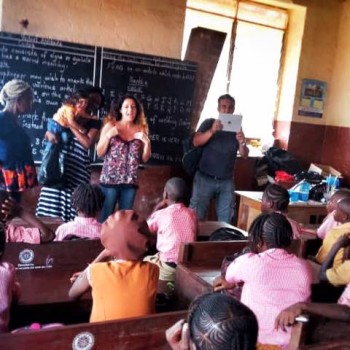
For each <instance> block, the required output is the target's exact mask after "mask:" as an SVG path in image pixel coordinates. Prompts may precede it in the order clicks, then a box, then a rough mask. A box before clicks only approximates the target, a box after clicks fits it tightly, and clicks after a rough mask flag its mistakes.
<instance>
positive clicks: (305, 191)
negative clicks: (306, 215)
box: [300, 181, 310, 202]
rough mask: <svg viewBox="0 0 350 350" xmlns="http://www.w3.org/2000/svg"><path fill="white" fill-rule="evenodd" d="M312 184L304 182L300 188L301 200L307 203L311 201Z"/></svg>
mask: <svg viewBox="0 0 350 350" xmlns="http://www.w3.org/2000/svg"><path fill="white" fill-rule="evenodd" d="M309 193H310V184H309V183H308V182H306V181H305V182H303V183H302V184H301V187H300V200H302V201H304V202H307V201H308V200H309Z"/></svg>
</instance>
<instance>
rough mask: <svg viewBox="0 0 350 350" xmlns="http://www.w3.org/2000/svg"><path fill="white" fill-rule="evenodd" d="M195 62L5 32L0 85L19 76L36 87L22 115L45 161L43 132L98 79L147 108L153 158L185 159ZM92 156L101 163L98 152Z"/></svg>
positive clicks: (110, 94)
mask: <svg viewBox="0 0 350 350" xmlns="http://www.w3.org/2000/svg"><path fill="white" fill-rule="evenodd" d="M195 74H196V65H195V64H194V63H190V62H182V61H179V60H175V59H169V58H163V57H156V56H149V55H141V54H136V53H131V52H122V51H118V50H112V49H105V48H101V47H94V46H88V45H81V44H75V43H69V42H64V41H60V40H53V39H47V38H39V37H33V36H25V35H17V34H11V33H4V32H0V85H1V86H3V85H4V84H5V83H6V82H7V81H9V80H11V79H14V78H17V79H23V80H25V81H27V82H28V83H30V84H31V86H32V87H33V90H34V104H33V110H32V111H31V113H30V114H27V115H25V116H23V117H21V118H20V121H21V123H22V126H23V127H24V128H26V130H27V132H28V134H29V135H30V137H31V142H32V150H33V157H34V160H35V161H37V162H40V161H41V157H42V150H43V146H44V134H45V130H46V124H47V120H48V118H51V117H52V116H53V114H54V113H55V112H56V110H57V109H58V108H59V106H60V105H61V103H62V101H63V100H64V99H65V98H66V97H67V96H68V95H69V94H71V93H72V92H74V91H75V90H76V89H78V88H80V87H82V86H86V85H99V86H101V87H102V88H103V90H104V92H105V94H106V97H107V103H106V106H107V107H106V109H105V110H104V111H103V113H101V115H104V114H106V113H107V112H108V108H109V105H110V102H111V100H113V99H117V98H118V97H120V96H121V95H123V94H125V93H129V94H132V95H134V96H135V97H136V98H138V99H139V100H140V101H141V102H142V104H143V106H144V109H145V114H146V116H147V119H148V123H149V128H150V138H151V141H152V155H151V160H150V163H151V164H152V163H153V164H166V163H174V162H180V161H181V157H182V140H183V139H184V138H186V137H187V136H188V134H189V132H190V117H191V111H192V98H193V90H194V86H195ZM92 159H93V161H94V162H95V163H100V162H101V159H98V158H97V156H96V153H95V152H92Z"/></svg>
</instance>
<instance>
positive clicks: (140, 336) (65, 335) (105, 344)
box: [0, 311, 187, 350]
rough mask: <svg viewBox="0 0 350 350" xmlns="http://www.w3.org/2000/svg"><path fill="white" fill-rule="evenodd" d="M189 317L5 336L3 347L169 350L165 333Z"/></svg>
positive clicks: (184, 313)
mask: <svg viewBox="0 0 350 350" xmlns="http://www.w3.org/2000/svg"><path fill="white" fill-rule="evenodd" d="M186 316H187V311H176V312H168V313H162V314H154V315H150V316H144V317H139V318H130V319H123V320H117V321H108V322H97V323H83V324H79V325H74V326H64V327H57V328H52V329H43V330H39V331H32V332H24V333H16V334H2V335H0V344H1V345H0V347H1V349H6V350H17V349H36V350H46V349H50V350H62V349H73V350H78V349H118V350H129V349H133V350H143V349H153V350H157V349H170V347H169V345H168V344H167V341H166V338H165V330H166V329H167V328H169V327H170V326H172V325H173V324H174V323H175V322H177V321H178V320H179V319H181V318H186ZM89 344H90V345H89Z"/></svg>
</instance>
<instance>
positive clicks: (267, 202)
mask: <svg viewBox="0 0 350 350" xmlns="http://www.w3.org/2000/svg"><path fill="white" fill-rule="evenodd" d="M288 205H289V193H288V191H287V190H286V189H285V188H283V187H282V186H278V185H276V184H271V185H268V186H267V187H266V189H265V191H264V193H263V196H262V200H261V212H262V213H266V214H269V213H280V214H283V215H285V217H286V218H287V219H288V221H289V223H290V225H291V226H292V230H293V239H300V235H301V227H300V225H299V223H298V222H296V221H295V220H293V219H291V218H289V217H288V216H287V211H288Z"/></svg>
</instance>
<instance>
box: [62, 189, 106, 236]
mask: <svg viewBox="0 0 350 350" xmlns="http://www.w3.org/2000/svg"><path fill="white" fill-rule="evenodd" d="M71 201H72V206H73V208H74V209H75V211H76V213H77V216H76V217H75V218H74V221H70V222H66V223H64V224H62V225H60V226H59V227H58V228H57V230H56V238H55V241H63V240H65V239H72V238H82V239H100V238H101V223H100V222H98V221H97V219H98V218H99V216H100V212H101V209H102V206H103V201H104V194H103V192H102V190H101V188H100V187H99V186H98V185H90V184H80V185H78V186H77V187H76V188H75V190H74V191H73V194H72V197H71Z"/></svg>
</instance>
